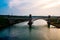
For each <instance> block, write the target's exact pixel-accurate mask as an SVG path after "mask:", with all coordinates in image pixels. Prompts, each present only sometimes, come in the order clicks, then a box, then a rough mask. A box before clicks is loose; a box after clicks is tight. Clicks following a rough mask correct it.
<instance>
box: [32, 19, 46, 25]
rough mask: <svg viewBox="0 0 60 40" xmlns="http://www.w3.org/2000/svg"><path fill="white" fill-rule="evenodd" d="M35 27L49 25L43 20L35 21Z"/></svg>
mask: <svg viewBox="0 0 60 40" xmlns="http://www.w3.org/2000/svg"><path fill="white" fill-rule="evenodd" d="M33 25H47V22H46V21H45V20H43V19H39V20H36V21H34V23H33Z"/></svg>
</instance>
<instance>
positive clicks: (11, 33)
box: [0, 19, 60, 40]
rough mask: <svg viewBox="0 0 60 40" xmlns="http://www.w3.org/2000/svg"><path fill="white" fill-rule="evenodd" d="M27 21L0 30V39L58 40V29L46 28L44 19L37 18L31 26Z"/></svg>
mask: <svg viewBox="0 0 60 40" xmlns="http://www.w3.org/2000/svg"><path fill="white" fill-rule="evenodd" d="M27 23H28V22H22V23H19V24H15V25H13V26H11V28H6V29H5V30H2V31H0V39H3V40H60V35H59V34H60V29H57V28H52V26H51V28H50V29H49V28H47V23H46V21H44V20H42V19H39V20H36V21H34V24H33V25H32V27H31V28H29V26H28V25H27Z"/></svg>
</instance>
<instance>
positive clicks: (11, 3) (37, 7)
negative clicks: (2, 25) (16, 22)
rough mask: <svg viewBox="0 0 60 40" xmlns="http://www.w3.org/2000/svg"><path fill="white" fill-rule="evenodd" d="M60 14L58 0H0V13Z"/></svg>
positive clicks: (59, 1) (59, 2) (21, 14)
mask: <svg viewBox="0 0 60 40" xmlns="http://www.w3.org/2000/svg"><path fill="white" fill-rule="evenodd" d="M29 14H32V15H33V16H47V15H52V16H60V0H0V15H20V16H23V15H29Z"/></svg>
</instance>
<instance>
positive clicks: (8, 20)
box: [0, 15, 59, 27]
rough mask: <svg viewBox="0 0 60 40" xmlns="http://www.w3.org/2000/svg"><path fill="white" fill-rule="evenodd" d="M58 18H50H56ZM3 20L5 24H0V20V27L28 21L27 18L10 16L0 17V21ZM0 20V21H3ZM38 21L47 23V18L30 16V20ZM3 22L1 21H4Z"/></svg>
mask: <svg viewBox="0 0 60 40" xmlns="http://www.w3.org/2000/svg"><path fill="white" fill-rule="evenodd" d="M58 17H59V16H52V18H58ZM1 18H3V19H4V20H5V21H6V22H5V24H4V23H3V24H1V23H2V22H1V20H0V27H1V26H2V25H4V26H6V24H7V25H13V24H17V23H21V22H24V21H28V20H29V16H10V15H0V19H1ZM3 19H2V20H3ZM38 19H44V20H45V21H48V16H32V20H33V21H35V20H38ZM4 20H3V21H4Z"/></svg>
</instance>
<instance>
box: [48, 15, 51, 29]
mask: <svg viewBox="0 0 60 40" xmlns="http://www.w3.org/2000/svg"><path fill="white" fill-rule="evenodd" d="M50 18H51V16H50V15H49V16H48V22H47V24H48V28H50V22H51V20H50Z"/></svg>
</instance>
